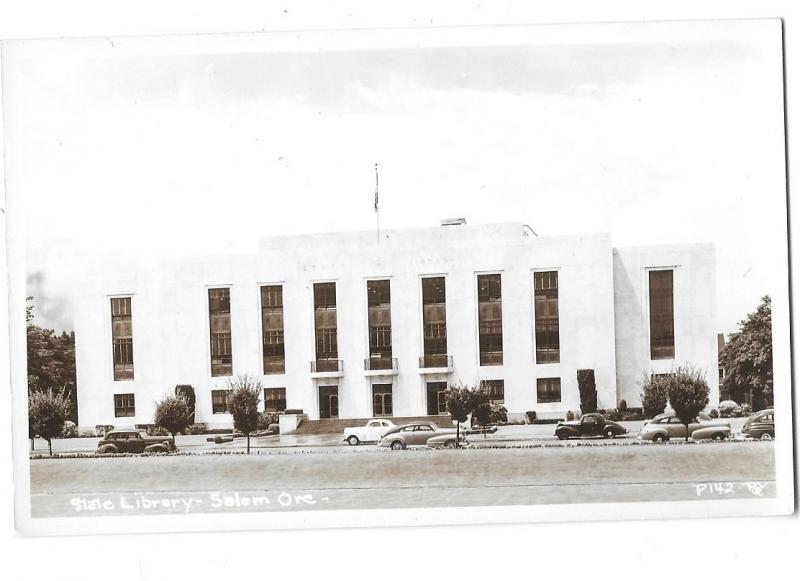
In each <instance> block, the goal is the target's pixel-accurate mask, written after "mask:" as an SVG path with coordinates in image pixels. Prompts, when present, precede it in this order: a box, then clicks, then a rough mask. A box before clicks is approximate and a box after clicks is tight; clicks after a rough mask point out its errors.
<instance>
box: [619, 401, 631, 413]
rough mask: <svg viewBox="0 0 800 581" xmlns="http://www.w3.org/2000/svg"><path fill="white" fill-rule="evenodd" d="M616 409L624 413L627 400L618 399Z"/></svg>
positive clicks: (626, 407) (626, 408)
mask: <svg viewBox="0 0 800 581" xmlns="http://www.w3.org/2000/svg"><path fill="white" fill-rule="evenodd" d="M617 409H618V410H619V413H621V414H624V413H625V412H627V411H628V402H627V401H625V400H624V399H621V400H619V404H618V407H617Z"/></svg>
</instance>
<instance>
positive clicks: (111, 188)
mask: <svg viewBox="0 0 800 581" xmlns="http://www.w3.org/2000/svg"><path fill="white" fill-rule="evenodd" d="M780 51H781V43H780V27H779V26H776V23H775V21H772V22H768V21H748V22H736V21H728V22H716V23H714V22H706V23H683V24H678V23H671V24H670V23H660V24H638V25H637V24H628V25H624V26H622V25H621V26H614V25H575V26H571V27H570V26H554V27H547V26H538V27H531V28H513V27H512V28H510V29H501V30H495V31H491V30H490V31H486V30H479V29H473V30H466V31H457V33H453V34H449V33H448V32H447V31H444V32H440V33H439V34H437V33H436V31H435V30H434V31H431V30H428V31H425V32H424V33H418V34H417V33H414V32H413V31H411V32H409V31H401V32H391V31H373V32H372V33H368V32H367V33H364V32H362V33H359V32H351V33H347V34H345V33H342V34H338V35H337V34H331V35H329V36H325V35H324V34H322V33H316V34H302V35H301V34H297V35H286V34H284V35H277V36H276V35H243V36H232V35H225V36H216V37H203V36H187V37H172V38H158V37H154V38H139V39H135V38H131V39H119V38H117V39H87V40H69V41H39V42H37V41H28V42H16V43H13V44H10V45H9V44H6V45H4V46H3V104H4V120H5V134H4V139H5V150H6V163H7V165H6V180H7V181H6V183H7V190H8V191H7V195H8V197H9V201H10V205H9V208H10V209H12V210H13V209H14V208H17V209H21V210H19V211H18V212H17V214H16V215H15V216H11V215H10V216H9V219H22V220H24V225H25V228H24V252H25V261H26V268H27V273H28V293H29V294H31V295H34V296H35V297H36V303H37V308H38V316H39V319H38V322H39V324H41V325H43V326H46V327H54V328H56V329H57V330H61V329H71V325H72V314H71V298H70V297H71V296H73V295H74V294H75V293H76V292H80V285H81V281H82V280H83V277H84V276H86V275H87V274H86V273H91V272H102V269H103V268H104V266H106V265H109V264H114V265H117V266H118V265H126V264H130V265H131V266H130V267H131V268H136V265H137V264H139V263H146V262H147V261H149V260H152V259H154V258H158V257H162V256H164V257H166V256H169V257H175V256H178V257H180V256H194V255H206V254H225V253H230V252H251V251H255V250H256V248H257V242H258V239H259V238H262V237H267V236H271V235H281V234H293V233H306V232H326V231H350V230H369V229H374V227H375V214H374V212H373V196H374V189H375V175H374V164H375V163H378V164H379V168H380V209H381V211H380V220H381V227H382V228H404V227H419V226H434V225H437V224H438V223H439V220H440V219H442V218H449V217H465V218H466V219H467V221H468V223H488V222H507V221H515V222H523V223H527V224H530V225H531V226H532V227H533V229H534V230H535V231H536V232H537V233H538V234H539V235H540V236H545V235H558V234H579V233H586V232H609V233H610V234H611V236H612V240H613V243H614V245H615V246H628V245H647V244H661V243H676V242H677V243H681V242H706V241H711V242H714V243H715V246H716V251H717V294H718V297H717V310H718V314H717V318H718V328H719V331H720V332H725V333H730V332H732V331H734V330H735V329H736V324H737V322H738V321H739V320H741V319H742V318H744V316H745V315H746V314H747V313H748V312H750V311H753V310H754V309H755V307H756V305H757V304H758V302H759V299H760V297H761V296H763V295H765V294H772V295H774V294H776V293H777V292H778V290H781V289H782V285H783V286H785V281H786V270H787V266H786V258H785V256H786V245H787V241H786V214H785V212H786V197H785V196H786V195H785V178H784V175H785V173H784V134H783V110H782V107H783V104H782V97H783V93H782V85H781V82H782V79H781V74H782V73H781V52H780ZM15 202H16V204H15ZM781 292H785V290H782V291H781Z"/></svg>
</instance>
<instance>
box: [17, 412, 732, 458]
mask: <svg viewBox="0 0 800 581" xmlns="http://www.w3.org/2000/svg"><path fill="white" fill-rule="evenodd" d="M744 420H745V418H731V420H730V422H731V430H732V431H733V432H736V433H738V432H739V431H740V430H741V426H742V424H743V423H744ZM620 423H621V424H622V425H623V426H624V427H625V428H626V429H627V430H628V434H627V435H626V436H623V437H618V438H615V439H614V440H603V439H593V440H591V441H593V442H596V443H605V444H609V443H615V442H618V441H619V440H625V439H635V438H636V435H637V434H638V433H639V430H640V429H641V427H642V424H643V423H644V422H620ZM439 425H441V426H442V427H449V426H450V422H449V420H447V419H446V418H443V419H442V420H441V422H440V424H439ZM554 433H555V425H554V424H534V425H521V426H500V427H499V428H498V430H497V432H496V433H494V434H487V435H486V438H485V439H484V438H483V436H481V435H472V436H469V437H468V440H469V441H471V442H475V443H478V444H483V443H488V444H492V443H502V444H504V445H522V444H525V443H545V442H546V443H548V444H559V441H558V440H557V439H556V438H555V436H554ZM209 437H210V436H207V435H196V436H178V437H177V438H176V441H175V443H176V445H177V446H178V449H179V450H182V451H187V452H192V451H194V452H201V451H206V450H228V449H231V448H244V447H245V446H246V445H247V442H246V439H245V438H236V439H235V440H234V441H233V442H229V443H224V444H214V443H213V442H208V441H207V438H209ZM98 441H99V438H66V439H59V440H53V452H54V453H75V452H94V451H95V450H96V449H97V442H98ZM561 444H562V445H564V444H566V442H561ZM250 446H251V448H257V449H258V448H301V449H305V448H308V449H317V448H319V447H336V448H341V447H344V448H350V446H348V445H347V443H346V442H344V440H343V435H342V434H341V433H339V434H307V435H276V436H267V437H263V438H251V439H250ZM373 447H374V446H372V445H361V446H357V447H355V448H350V449H351V451H365V450H369V449H371V448H373ZM32 453H33V454H35V455H38V454H44V455H47V453H48V452H47V442H45V441H44V440H41V439H37V440H36V443H35V448H34V451H33V452H32Z"/></svg>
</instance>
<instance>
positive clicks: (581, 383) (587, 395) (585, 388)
mask: <svg viewBox="0 0 800 581" xmlns="http://www.w3.org/2000/svg"><path fill="white" fill-rule="evenodd" d="M578 392H579V393H580V396H581V413H582V414H589V413H592V412H596V411H597V387H596V385H595V382H594V370H593V369H579V370H578Z"/></svg>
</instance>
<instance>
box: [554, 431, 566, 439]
mask: <svg viewBox="0 0 800 581" xmlns="http://www.w3.org/2000/svg"><path fill="white" fill-rule="evenodd" d="M556 438H558V439H559V440H569V434H568V433H567V432H556Z"/></svg>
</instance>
